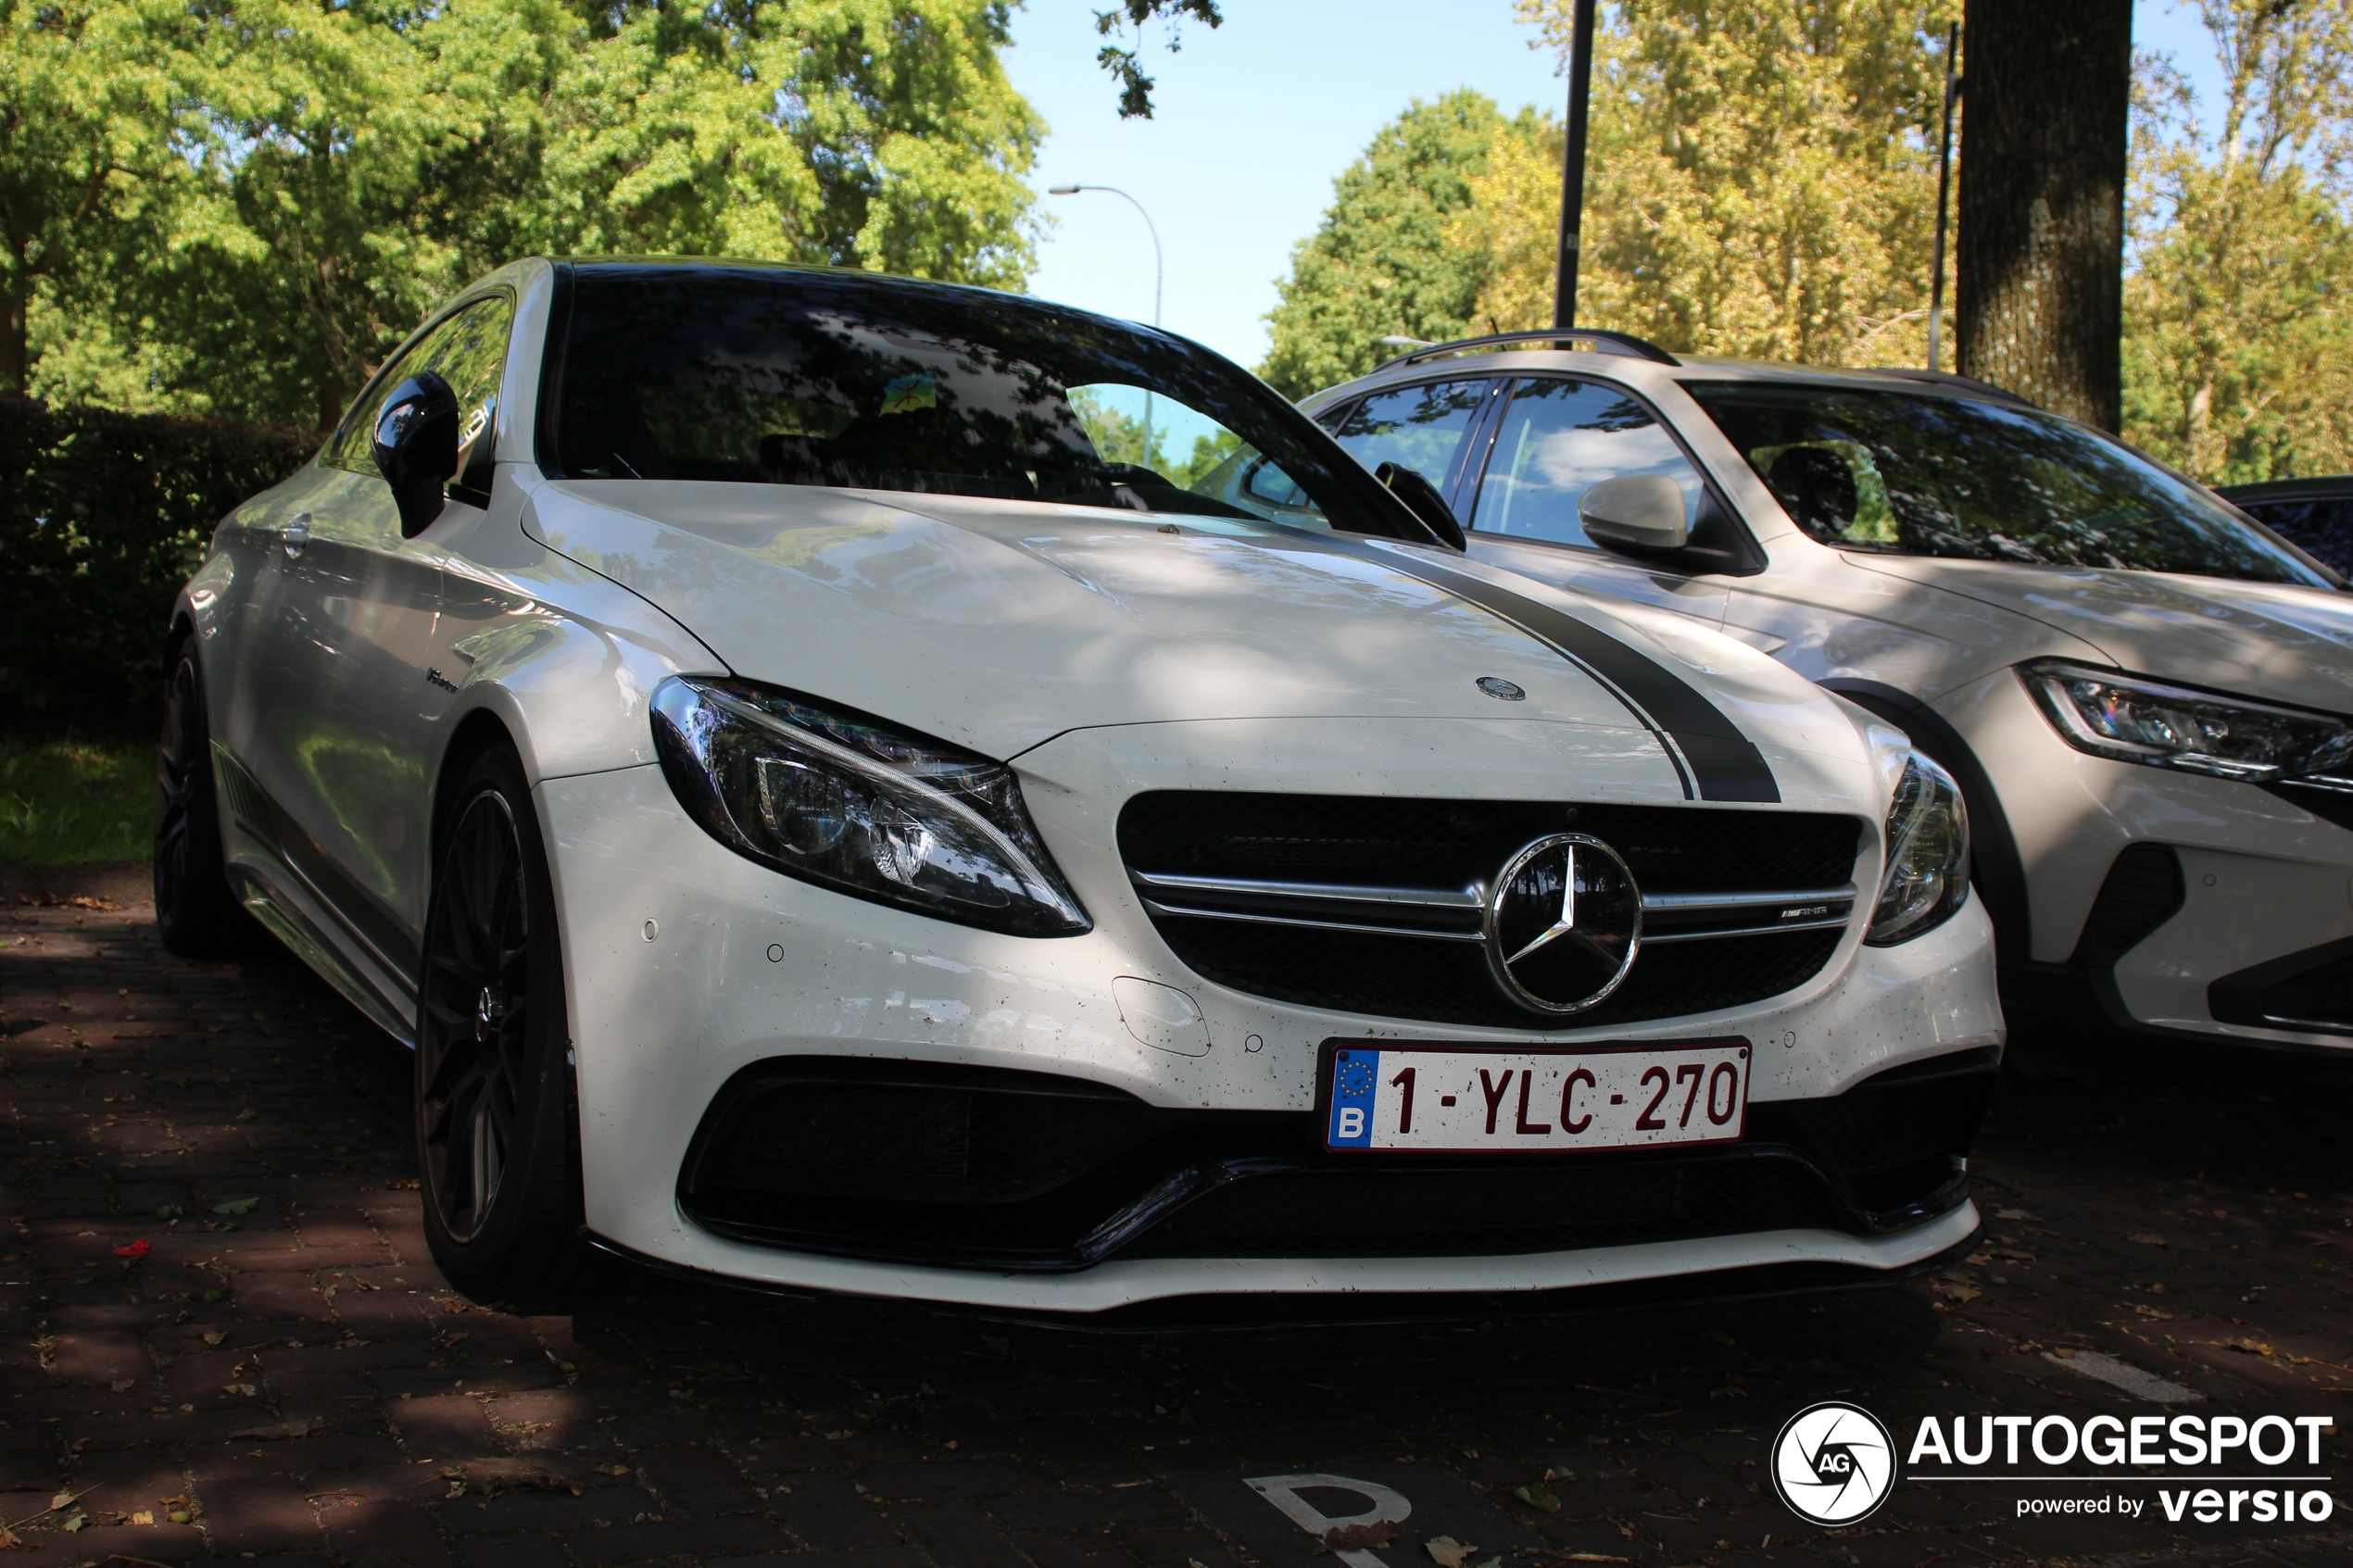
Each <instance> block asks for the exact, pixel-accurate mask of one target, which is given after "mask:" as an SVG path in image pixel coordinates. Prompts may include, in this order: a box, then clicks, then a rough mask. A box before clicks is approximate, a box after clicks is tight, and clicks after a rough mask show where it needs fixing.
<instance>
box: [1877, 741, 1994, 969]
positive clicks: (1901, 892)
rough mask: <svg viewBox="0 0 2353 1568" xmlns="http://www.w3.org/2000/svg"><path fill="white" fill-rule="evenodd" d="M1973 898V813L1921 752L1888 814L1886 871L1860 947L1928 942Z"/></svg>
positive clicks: (1910, 760)
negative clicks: (1919, 938) (1926, 938)
mask: <svg viewBox="0 0 2353 1568" xmlns="http://www.w3.org/2000/svg"><path fill="white" fill-rule="evenodd" d="M1967 897H1969V812H1968V810H1967V809H1965V808H1963V806H1962V805H1961V786H1960V785H1958V784H1955V783H1954V782H1953V775H1952V774H1950V773H1948V772H1946V771H1944V769H1942V768H1940V767H1938V766H1937V765H1936V764H1935V763H1933V762H1931V761H1930V760H1929V759H1927V758H1926V757H1924V756H1922V755H1921V754H1920V753H1919V752H1917V751H1912V752H1907V753H1906V754H1905V758H1904V774H1903V777H1902V778H1901V779H1899V780H1897V782H1896V784H1895V798H1894V802H1893V803H1892V804H1891V805H1890V806H1889V807H1888V809H1887V870H1886V872H1885V873H1884V874H1882V875H1881V877H1880V882H1879V905H1878V907H1877V908H1875V909H1872V910H1871V929H1870V933H1869V935H1867V936H1865V937H1864V938H1863V940H1865V941H1866V942H1869V944H1870V945H1871V946H1872V947H1894V945H1895V944H1896V943H1898V942H1908V941H1910V940H1911V939H1912V938H1913V937H1915V936H1924V935H1927V934H1928V933H1930V932H1931V931H1933V930H1935V929H1936V928H1937V927H1938V926H1940V925H1942V924H1944V922H1945V921H1946V920H1948V919H1950V918H1951V917H1952V914H1953V911H1955V910H1956V909H1959V908H1960V907H1961V902H1962V900H1964V899H1965V898H1967Z"/></svg>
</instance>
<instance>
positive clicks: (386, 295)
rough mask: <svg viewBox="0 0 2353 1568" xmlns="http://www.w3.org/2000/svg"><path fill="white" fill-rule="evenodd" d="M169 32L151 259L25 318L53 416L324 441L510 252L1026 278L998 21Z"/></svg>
mask: <svg viewBox="0 0 2353 1568" xmlns="http://www.w3.org/2000/svg"><path fill="white" fill-rule="evenodd" d="M0 3H6V0H0ZM192 14H195V15H197V16H199V17H201V18H202V19H203V29H202V32H201V35H200V36H199V37H198V38H197V39H196V40H195V41H194V42H193V43H192V44H190V45H189V46H187V47H186V48H184V49H182V51H181V52H180V53H179V54H178V56H176V67H177V69H178V70H179V71H180V73H181V75H182V78H183V79H184V80H185V81H186V82H187V83H188V87H187V93H188V96H189V99H190V101H191V102H192V103H193V104H194V105H195V112H194V113H193V115H192V116H191V117H190V119H191V123H192V124H193V126H194V128H195V134H194V136H193V137H192V138H191V139H190V140H189V141H188V143H187V148H188V156H187V157H186V158H185V159H183V162H184V164H185V166H186V167H187V168H188V169H189V170H190V172H191V178H190V179H189V180H188V182H186V183H187V189H186V190H185V191H183V192H182V193H180V194H179V198H178V199H177V201H176V203H175V206H174V209H173V214H172V224H171V232H170V244H169V245H158V246H156V247H153V249H151V250H150V251H149V252H148V253H146V254H145V256H144V257H143V258H142V265H140V266H139V267H137V268H135V269H133V270H132V272H131V273H130V274H129V275H127V276H126V277H124V278H123V279H122V280H121V281H120V284H119V286H118V287H117V289H116V290H115V292H114V294H113V295H112V296H111V299H110V302H109V307H108V308H107V310H106V311H104V312H89V311H85V312H81V313H72V312H61V317H62V319H61V320H57V321H55V322H50V323H44V331H43V332H40V333H39V334H37V335H39V336H40V340H41V341H42V343H43V344H44V358H49V357H50V355H49V353H48V350H49V348H50V347H51V346H52V345H54V350H55V352H54V358H55V363H56V366H57V373H56V374H55V375H52V376H50V377H49V378H48V381H47V385H46V389H47V390H50V391H52V392H54V393H57V394H62V395H75V394H79V395H83V396H87V397H92V398H94V399H99V400H105V401H122V400H125V398H126V391H127V386H128V385H129V383H133V382H137V381H140V380H141V379H143V378H144V380H145V382H146V383H150V384H157V385H159V386H160V387H161V388H162V389H163V395H162V401H163V402H165V403H166V404H167V405H168V406H172V407H179V408H190V409H197V410H207V411H216V412H221V413H230V414H235V415H239V416H242V417H245V418H258V419H282V420H302V421H306V422H313V423H321V424H323V423H326V422H330V421H332V420H334V419H335V418H337V417H338V416H339V415H340V414H341V412H342V409H343V407H344V405H345V403H346V401H347V400H348V399H349V397H350V396H351V395H353V393H355V392H356V391H357V390H358V387H359V383H360V382H361V381H362V380H363V379H364V377H365V376H366V375H367V373H368V371H369V370H371V368H372V367H373V366H374V365H375V364H376V363H377V362H378V361H379V360H380V359H381V358H383V356H384V353H385V352H386V351H387V350H388V349H389V348H390V347H391V346H392V345H394V344H396V343H397V342H398V340H399V339H400V337H401V336H402V335H403V334H405V333H406V332H408V330H409V328H410V327H411V326H413V325H414V324H415V322H416V320H417V319H418V318H419V316H420V315H421V314H422V312H423V311H424V310H425V309H427V308H428V307H430V306H431V304H432V302H433V301H434V300H436V299H438V298H441V297H444V296H446V295H447V294H448V293H449V291H450V290H452V289H454V288H456V287H457V286H459V284H461V283H462V282H464V281H465V280H466V279H467V278H469V277H472V276H474V275H477V274H479V273H481V272H483V271H486V270H490V269H491V268H493V267H496V266H497V265H499V264H500V263H502V262H505V261H507V260H510V259H512V258H513V257H516V256H520V255H527V254H531V253H534V252H545V253H555V254H590V255H593V254H613V253H669V254H695V255H733V256H748V257H765V258H769V259H776V260H787V261H799V262H807V263H820V264H832V265H841V266H851V267H863V268H874V269H884V270H892V271H898V272H904V273H911V274H913V275H915V276H919V277H933V278H942V279H950V280H956V281H965V282H982V283H988V284H993V285H997V286H1003V287H1018V286H1020V284H1021V283H1022V282H1023V281H1024V279H1025V278H1026V273H1027V270H1028V268H1029V265H1030V262H1031V237H1032V232H1033V223H1032V220H1031V217H1030V203H1031V201H1032V198H1031V196H1030V194H1029V193H1028V191H1027V190H1026V186H1025V185H1024V184H1023V182H1022V180H1021V176H1022V175H1023V174H1024V173H1025V172H1026V170H1027V169H1028V167H1029V164H1030V161H1031V158H1032V157H1033V155H1034V152H1035V149H1036V146H1037V144H1038V139H1039V137H1040V136H1041V134H1042V133H1043V126H1042V125H1041V124H1040V122H1039V121H1038V117H1037V115H1036V114H1035V112H1034V111H1033V110H1032V109H1031V108H1030V107H1029V106H1028V105H1027V103H1026V102H1025V101H1024V100H1023V99H1022V98H1021V96H1020V95H1019V94H1016V93H1015V92H1014V91H1013V88H1012V86H1011V84H1010V83H1009V82H1007V81H1006V79H1005V75H1004V70H1003V68H1002V64H1001V61H1000V50H1001V48H1002V47H1003V46H1004V44H1005V43H1006V42H1007V19H1008V11H1007V7H1006V6H1005V4H1004V3H1003V0H822V3H804V4H794V5H790V6H787V5H784V4H780V3H778V0H719V3H717V4H713V5H711V6H704V7H701V8H698V9H680V8H679V7H676V6H662V5H660V4H656V3H653V0H613V3H610V4H598V5H593V6H592V5H589V4H587V3H586V0H447V4H445V5H442V6H438V7H437V8H433V9H429V10H426V11H423V12H419V11H417V10H413V9H409V8H407V7H405V6H391V5H386V4H384V0H351V3H350V4H340V3H337V0H216V3H215V4H213V5H211V6H207V7H202V8H198V9H196V10H195V11H194V12H193V13H192ZM128 343H139V344H158V343H159V344H168V345H171V346H170V349H169V350H167V351H165V352H164V353H163V354H161V355H160V356H157V355H155V354H149V355H148V356H147V357H146V358H145V359H144V360H142V359H137V358H136V357H134V356H132V355H131V354H130V353H129V352H128V351H127V350H125V349H124V348H123V347H122V345H125V344H128ZM77 378H78V379H77ZM41 379H42V378H41V376H40V375H39V374H38V373H36V381H40V380H41Z"/></svg>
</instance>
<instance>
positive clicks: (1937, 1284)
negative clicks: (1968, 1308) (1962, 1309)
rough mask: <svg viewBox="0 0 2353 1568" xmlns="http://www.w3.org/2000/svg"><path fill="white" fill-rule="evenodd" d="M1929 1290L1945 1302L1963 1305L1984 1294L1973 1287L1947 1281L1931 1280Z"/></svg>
mask: <svg viewBox="0 0 2353 1568" xmlns="http://www.w3.org/2000/svg"><path fill="white" fill-rule="evenodd" d="M1929 1288H1930V1289H1931V1290H1933V1291H1934V1292H1936V1294H1937V1295H1939V1296H1942V1297H1943V1298H1944V1299H1946V1300H1947V1301H1958V1302H1961V1303H1963V1304H1964V1305H1966V1304H1967V1303H1969V1302H1971V1301H1974V1300H1976V1299H1977V1298H1979V1297H1981V1296H1982V1295H1984V1294H1985V1292H1983V1291H1982V1290H1980V1289H1978V1288H1977V1287H1976V1286H1968V1285H1958V1284H1956V1283H1954V1282H1953V1281H1951V1280H1949V1279H1940V1280H1931V1281H1930V1282H1929Z"/></svg>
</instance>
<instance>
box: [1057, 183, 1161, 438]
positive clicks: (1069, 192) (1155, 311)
mask: <svg viewBox="0 0 2353 1568" xmlns="http://www.w3.org/2000/svg"><path fill="white" fill-rule="evenodd" d="M1081 191H1101V192H1103V193H1104V194H1108V195H1114V196H1117V197H1118V198H1119V199H1120V200H1122V201H1124V202H1126V204H1127V205H1128V206H1129V207H1134V208H1135V209H1136V215H1137V216H1138V217H1139V218H1141V219H1142V220H1144V229H1145V231H1146V232H1149V233H1150V234H1151V237H1152V325H1153V326H1154V327H1158V326H1159V325H1160V289H1161V282H1162V279H1163V278H1164V276H1165V275H1166V271H1167V269H1166V266H1165V264H1164V260H1163V257H1162V256H1161V254H1160V226H1159V225H1158V224H1156V223H1154V222H1153V221H1152V215H1151V213H1149V212H1146V211H1145V210H1144V204H1143V203H1142V202H1139V201H1138V200H1137V199H1136V198H1135V197H1134V196H1131V195H1129V194H1127V193H1126V192H1125V191H1123V190H1121V189H1120V188H1119V187H1118V186H1116V185H1081V184H1079V183H1077V182H1076V181H1074V182H1071V183H1070V184H1067V185H1050V186H1048V187H1047V189H1046V194H1048V195H1050V196H1075V195H1076V194H1078V193H1079V192H1081ZM1151 455H1152V395H1151V393H1150V392H1146V393H1145V394H1144V450H1143V456H1144V458H1146V459H1147V460H1146V462H1145V463H1144V465H1143V466H1144V467H1146V468H1150V467H1151V461H1150V460H1149V459H1150V458H1151Z"/></svg>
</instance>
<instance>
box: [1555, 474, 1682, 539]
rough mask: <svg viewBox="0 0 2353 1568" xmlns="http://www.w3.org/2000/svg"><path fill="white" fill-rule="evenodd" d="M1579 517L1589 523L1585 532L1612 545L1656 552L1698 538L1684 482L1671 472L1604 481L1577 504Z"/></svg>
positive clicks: (1587, 535) (1580, 520) (1579, 519)
mask: <svg viewBox="0 0 2353 1568" xmlns="http://www.w3.org/2000/svg"><path fill="white" fill-rule="evenodd" d="M1577 521H1579V522H1580V523H1582V524H1584V526H1585V537H1587V538H1588V539H1591V540H1592V542H1593V543H1594V544H1596V545H1600V546H1604V548H1607V549H1612V550H1625V551H1628V552H1629V553H1634V554H1642V555H1650V554H1655V553H1656V552H1659V551H1663V550H1680V549H1681V548H1682V547H1683V546H1686V545H1688V544H1690V543H1691V542H1692V526H1691V523H1690V522H1689V521H1687V519H1686V517H1685V515H1684V509H1683V487H1682V486H1681V485H1680V484H1678V483H1675V482H1674V481H1673V480H1671V479H1669V478H1667V476H1666V475H1665V474H1658V473H1641V474H1625V475H1622V476H1620V477H1619V478H1617V479H1604V480H1603V481H1602V482H1601V483H1598V484H1596V485H1594V486H1593V487H1592V489H1590V490H1588V491H1586V492H1585V497H1584V499H1583V500H1581V501H1579V502H1578V503H1577Z"/></svg>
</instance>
